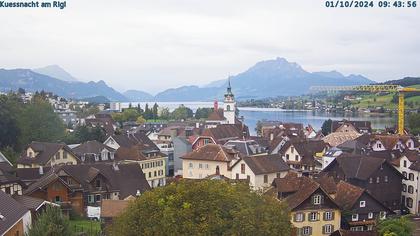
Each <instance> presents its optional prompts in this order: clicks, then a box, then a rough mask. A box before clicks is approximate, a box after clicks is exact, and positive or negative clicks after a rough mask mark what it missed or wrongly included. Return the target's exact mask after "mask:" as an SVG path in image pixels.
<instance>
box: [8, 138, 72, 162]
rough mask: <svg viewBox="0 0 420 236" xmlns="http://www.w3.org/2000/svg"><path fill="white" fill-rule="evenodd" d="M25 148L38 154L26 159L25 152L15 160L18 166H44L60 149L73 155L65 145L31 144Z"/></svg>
mask: <svg viewBox="0 0 420 236" xmlns="http://www.w3.org/2000/svg"><path fill="white" fill-rule="evenodd" d="M27 148H31V149H32V150H34V151H35V152H37V153H38V154H37V155H36V156H35V157H28V156H26V150H25V151H24V153H23V154H22V156H21V157H20V158H18V159H17V161H16V162H17V163H18V164H32V163H36V164H39V165H45V164H47V163H48V161H49V160H50V159H51V158H52V157H53V156H54V155H55V154H56V153H57V152H58V151H59V150H60V149H61V148H63V149H64V150H66V151H67V152H69V153H71V154H73V152H72V150H71V149H70V148H69V147H68V146H67V145H66V144H65V143H47V142H32V143H31V144H29V145H28V147H27Z"/></svg>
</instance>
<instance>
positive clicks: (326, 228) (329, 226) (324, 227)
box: [322, 225, 334, 234]
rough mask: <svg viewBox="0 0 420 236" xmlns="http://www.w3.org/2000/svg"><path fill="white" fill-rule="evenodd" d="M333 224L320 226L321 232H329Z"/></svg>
mask: <svg viewBox="0 0 420 236" xmlns="http://www.w3.org/2000/svg"><path fill="white" fill-rule="evenodd" d="M333 229H334V226H333V225H324V226H323V227H322V233H324V234H331V233H332V232H333Z"/></svg>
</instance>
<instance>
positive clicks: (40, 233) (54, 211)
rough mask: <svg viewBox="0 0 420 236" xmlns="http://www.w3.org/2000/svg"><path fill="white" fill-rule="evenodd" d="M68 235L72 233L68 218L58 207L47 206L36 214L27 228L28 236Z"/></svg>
mask: <svg viewBox="0 0 420 236" xmlns="http://www.w3.org/2000/svg"><path fill="white" fill-rule="evenodd" d="M56 235H60V236H70V235H74V234H73V232H72V231H71V228H70V223H69V220H68V219H66V218H65V217H64V216H63V214H62V213H61V209H60V208H59V207H52V206H47V208H46V210H45V212H43V213H42V214H40V215H38V218H37V220H36V221H35V223H34V224H33V225H32V227H31V228H30V229H29V232H28V236H56Z"/></svg>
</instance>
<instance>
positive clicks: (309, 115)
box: [121, 102, 397, 135]
mask: <svg viewBox="0 0 420 236" xmlns="http://www.w3.org/2000/svg"><path fill="white" fill-rule="evenodd" d="M139 103H140V106H141V107H142V108H143V109H144V107H145V106H146V103H148V104H149V107H152V106H153V104H154V102H139ZM131 104H132V106H133V107H134V106H137V104H138V103H131ZM157 104H158V105H159V107H167V108H169V110H171V111H172V110H174V109H175V108H177V107H179V106H180V105H181V104H183V105H185V106H186V107H189V108H190V109H192V110H193V111H195V110H197V108H199V107H213V102H157ZM128 105H129V103H122V104H121V106H122V107H123V108H127V107H128ZM219 107H223V102H219ZM238 109H239V116H243V117H244V119H245V124H246V125H247V126H248V127H249V131H250V132H251V134H252V135H255V133H256V132H255V127H256V124H257V122H258V121H259V120H270V121H283V122H294V123H302V124H303V125H305V126H306V125H308V124H310V125H312V127H314V128H315V129H317V130H318V129H321V126H322V123H323V122H324V121H325V120H327V119H332V120H342V119H347V120H366V121H370V122H371V123H372V128H373V129H383V128H385V127H391V126H394V125H396V124H397V123H396V120H397V117H396V115H395V116H387V115H384V116H377V115H371V114H369V113H358V114H356V115H355V114H347V113H345V114H343V113H327V112H317V111H296V110H284V109H277V108H255V107H240V108H238Z"/></svg>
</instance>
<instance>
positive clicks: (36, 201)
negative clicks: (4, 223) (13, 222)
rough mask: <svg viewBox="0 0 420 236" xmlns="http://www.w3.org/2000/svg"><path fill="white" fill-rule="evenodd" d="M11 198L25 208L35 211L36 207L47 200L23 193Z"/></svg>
mask: <svg viewBox="0 0 420 236" xmlns="http://www.w3.org/2000/svg"><path fill="white" fill-rule="evenodd" d="M13 198H14V199H15V200H16V201H17V202H19V203H20V204H22V205H23V206H24V207H25V208H26V209H29V210H31V211H36V210H38V208H40V207H41V206H43V205H44V204H45V203H46V202H47V201H45V200H44V199H40V198H34V197H30V196H25V195H13Z"/></svg>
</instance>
